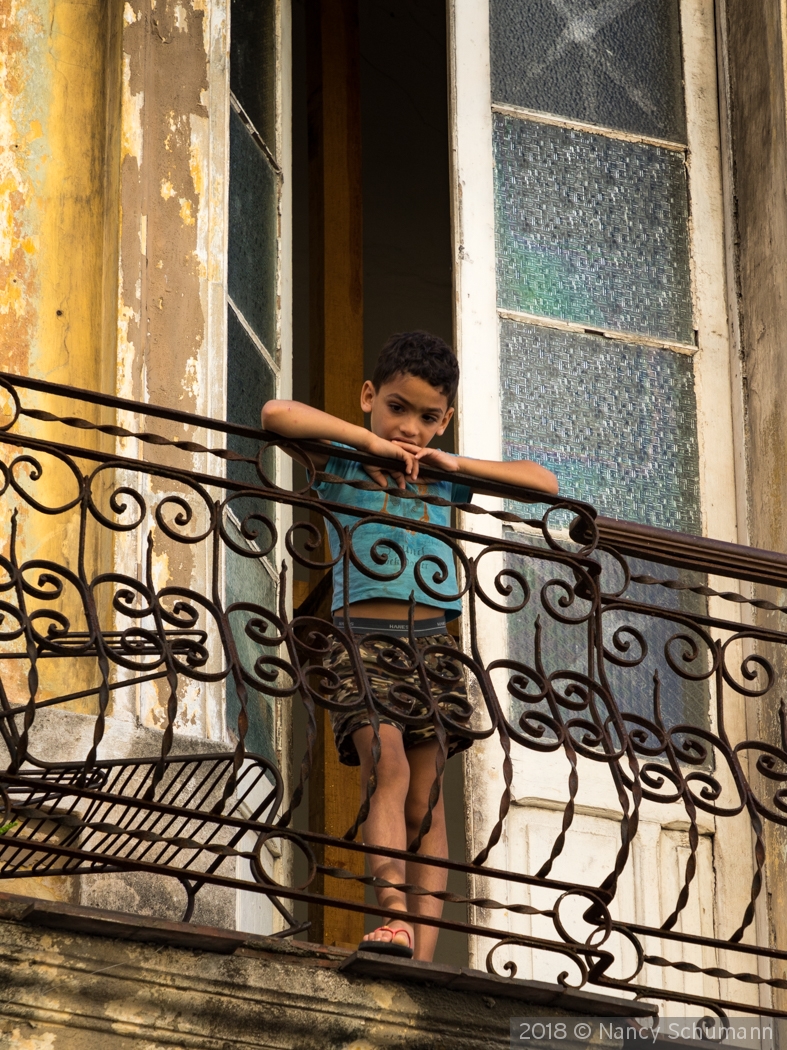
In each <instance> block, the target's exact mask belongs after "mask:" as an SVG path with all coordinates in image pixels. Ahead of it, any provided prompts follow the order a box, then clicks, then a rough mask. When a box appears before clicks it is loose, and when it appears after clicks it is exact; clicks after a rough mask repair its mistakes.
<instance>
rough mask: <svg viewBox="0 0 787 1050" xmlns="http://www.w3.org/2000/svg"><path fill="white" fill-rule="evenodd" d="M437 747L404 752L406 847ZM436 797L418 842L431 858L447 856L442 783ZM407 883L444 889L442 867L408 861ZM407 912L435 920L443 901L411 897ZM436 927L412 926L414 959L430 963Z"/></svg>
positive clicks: (428, 744) (421, 812)
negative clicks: (407, 770) (406, 771)
mask: <svg viewBox="0 0 787 1050" xmlns="http://www.w3.org/2000/svg"><path fill="white" fill-rule="evenodd" d="M438 748H439V745H438V743H437V741H436V740H427V741H425V742H424V743H423V744H416V745H415V746H414V747H411V748H410V749H409V751H407V752H406V755H407V760H408V762H409V765H410V786H409V790H408V792H407V798H406V800H405V824H406V828H407V845H408V846H409V844H410V843H411V842H412V841H413V839H414V838H415V837H416V835H417V834H418V831H419V829H420V827H421V822H422V821H423V819H424V816H425V815H426V811H427V809H428V806H429V794H430V792H431V790H432V787H433V785H434V782H435V778H436V773H435V760H436V758H437V753H438ZM440 788H441V790H440V798H439V799H438V801H437V804H436V805H435V807H434V809H433V810H432V824H431V827H430V828H429V831H428V832H427V833H426V834H425V835H424V837H423V839H422V840H421V846H420V852H421V853H426V854H429V855H430V856H432V857H447V856H448V835H447V832H446V826H445V808H444V806H443V792H442V783H441V785H440ZM406 875H407V882H408V883H410V884H412V885H414V886H420V887H422V888H423V889H425V890H430V891H431V892H433V893H434V892H439V891H441V890H444V889H445V887H446V885H447V881H448V872H447V870H446V869H445V868H438V867H435V866H433V865H430V864H418V863H417V862H416V861H408V862H407V868H406ZM408 910H409V911H411V912H416V913H417V914H419V915H424V916H429V917H430V918H435V919H438V918H439V917H440V916H441V915H442V913H443V902H442V901H441V900H436V899H435V898H434V897H428V896H421V895H415V894H414V895H411V896H410V897H408ZM438 933H439V929H438V927H437V926H416V927H415V958H416V959H423V960H425V961H426V962H431V960H432V958H433V956H434V950H435V946H436V944H437V935H438Z"/></svg>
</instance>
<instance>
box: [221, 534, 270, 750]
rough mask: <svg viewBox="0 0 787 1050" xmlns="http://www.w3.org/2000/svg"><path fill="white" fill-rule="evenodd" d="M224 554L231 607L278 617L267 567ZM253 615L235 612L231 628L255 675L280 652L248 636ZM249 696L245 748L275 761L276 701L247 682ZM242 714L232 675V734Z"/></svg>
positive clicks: (244, 663) (229, 684)
mask: <svg viewBox="0 0 787 1050" xmlns="http://www.w3.org/2000/svg"><path fill="white" fill-rule="evenodd" d="M224 524H225V528H226V529H227V532H228V534H229V536H230V539H231V540H232V542H233V543H235V544H237V545H238V546H239V547H244V546H245V541H244V539H243V536H242V535H241V533H240V531H239V529H238V528H237V527H236V526H235V525H234V523H233V521H232V519H231V518H227V519H225V523H224ZM225 551H226V559H227V560H226V568H225V573H226V577H225V578H226V597H225V601H226V605H227V606H230V605H232V604H233V603H234V602H250V603H251V604H253V605H260V606H262V608H263V609H267V610H268V611H270V612H272V613H274V614H275V613H276V612H277V606H278V599H277V593H276V592H277V587H276V584H275V583H274V581H273V579H272V577H271V574H270V573H269V572H268V571H267V569H266V568H265V566H264V565H263V564H262V563H261V561H260V560H259V559H257V558H246V557H244V556H243V555H240V554H236V553H235V552H234V551H233V550H232V549H230V548H229V547H226V548H225ZM253 616H254V614H253V613H248V612H236V613H233V614H232V615H231V616H230V627H231V629H232V636H233V638H234V639H235V645H236V647H237V650H238V657H239V658H240V662H241V665H242V666H243V669H244V670H245V671H246V672H248V674H250V675H254V670H255V663H256V661H257V660H258V659H259V658H260V657H263V656H265V655H266V654H267V655H271V654H275V653H276V652H277V651H276V650H275V649H268V648H267V647H265V646H262V645H260V644H259V643H258V642H256V641H254V640H252V639H251V638H249V636H248V635H247V634H246V630H245V628H246V625H247V623H248V622H249V620H250V619H252V618H253ZM246 695H247V714H248V717H249V728H248V731H247V734H246V748H247V750H249V751H255V752H257V754H261V755H264V756H265V757H266V758H270V759H273V758H274V757H275V755H274V750H273V742H274V703H275V701H274V700H273V698H272V697H270V696H266V695H265V694H264V693H262V692H260V691H258V690H256V689H254V688H253V686H251V685H250V684H249V683H248V682H247V683H246ZM239 714H240V698H239V696H238V689H237V686H236V685H235V680H234V679H233V677H232V675H230V676H229V677H228V678H227V723H228V725H229V727H230V728H231V729H232V731H233V732H237V729H238V715H239Z"/></svg>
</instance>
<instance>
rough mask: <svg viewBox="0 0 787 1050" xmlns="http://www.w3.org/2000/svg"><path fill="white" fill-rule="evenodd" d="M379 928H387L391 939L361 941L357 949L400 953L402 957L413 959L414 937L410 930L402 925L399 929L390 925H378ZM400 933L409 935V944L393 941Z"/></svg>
mask: <svg viewBox="0 0 787 1050" xmlns="http://www.w3.org/2000/svg"><path fill="white" fill-rule="evenodd" d="M377 928H378V930H387V931H388V932H389V933H390V934H391V940H390V941H361V943H360V944H359V945H358V948H357V950H358V951H359V952H374V953H375V954H376V955H398V956H399V957H400V958H402V959H412V957H413V937H412V934H411V933H410V931H409V930H405V929H404V928H403V927H400V928H399V929H398V930H394V929H392V928H391V927H390V926H378V927H377ZM399 933H404V934H406V935H407V940H408V941H409V944H396V943H394V941H393V937H395V936H396V935H397V934H399Z"/></svg>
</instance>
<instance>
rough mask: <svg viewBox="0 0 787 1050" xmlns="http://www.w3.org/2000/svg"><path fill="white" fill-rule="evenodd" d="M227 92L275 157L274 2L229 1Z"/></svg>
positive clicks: (273, 0) (256, 0) (253, 0)
mask: <svg viewBox="0 0 787 1050" xmlns="http://www.w3.org/2000/svg"><path fill="white" fill-rule="evenodd" d="M230 89H231V91H232V93H233V95H234V96H235V98H236V99H237V100H238V102H240V104H241V105H242V106H243V108H244V110H245V111H246V114H247V115H248V116H249V118H250V119H251V121H252V123H253V124H254V127H255V128H256V129H257V131H258V132H259V134H260V136H261V137H262V139H263V141H264V142H265V145H266V146H267V147H268V149H269V150H270V151H271V153H272V154H273V155H274V156H276V149H277V143H276V3H275V0H232V9H231V15H230Z"/></svg>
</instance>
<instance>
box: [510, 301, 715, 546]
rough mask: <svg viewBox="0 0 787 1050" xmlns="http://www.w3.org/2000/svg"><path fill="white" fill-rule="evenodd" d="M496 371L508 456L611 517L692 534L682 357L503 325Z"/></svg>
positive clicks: (693, 489) (686, 372)
mask: <svg viewBox="0 0 787 1050" xmlns="http://www.w3.org/2000/svg"><path fill="white" fill-rule="evenodd" d="M500 370H501V384H502V389H501V399H502V415H503V420H502V423H503V447H504V456H505V458H506V459H534V460H536V461H538V462H539V463H543V464H544V465H545V466H547V467H549V468H550V469H551V470H553V471H554V472H555V473H556V474H557V476H558V478H559V480H560V490H561V492H562V493H564V494H565V495H567V496H574V497H576V498H578V499H582V500H587V501H588V502H590V503H593V504H595V506H597V507H598V509H599V511H600V512H601V513H602V514H605V515H608V516H609V517H613V518H625V519H628V520H630V521H639V522H643V523H645V524H648V525H657V526H660V527H661V528H667V529H677V530H679V531H681V532H692V533H699V532H700V527H701V521H700V502H699V461H698V451H697V421H696V405H695V398H694V371H693V365H692V359H691V358H690V357H688V356H686V355H683V354H676V353H674V352H673V351H670V350H659V349H653V348H651V347H643V346H637V345H634V344H631V343H618V342H614V343H613V342H610V341H609V340H606V339H603V338H602V337H600V336H592V335H580V334H576V333H573V332H560V331H556V330H554V329H549V328H542V327H539V326H537V325H528V324H520V323H518V322H513V321H502V322H501V332H500Z"/></svg>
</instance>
